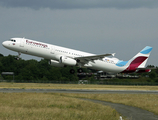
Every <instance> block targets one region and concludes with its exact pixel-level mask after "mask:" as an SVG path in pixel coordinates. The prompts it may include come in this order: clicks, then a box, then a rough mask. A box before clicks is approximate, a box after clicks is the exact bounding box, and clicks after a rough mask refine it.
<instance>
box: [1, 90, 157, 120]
mask: <svg viewBox="0 0 158 120" xmlns="http://www.w3.org/2000/svg"><path fill="white" fill-rule="evenodd" d="M0 92H3V93H23V92H28V93H29V92H30V93H32V92H35V93H76V94H108V93H110V94H158V91H146V90H141V91H138V90H80V89H79V90H78V89H76V90H71V89H10V88H2V89H0ZM79 99H80V98H79ZM81 100H88V101H91V102H95V103H98V104H102V105H106V106H107V105H108V106H111V107H112V108H114V109H115V110H116V111H117V112H118V113H120V114H121V115H122V116H125V117H126V118H127V119H130V120H158V115H154V114H153V113H152V112H149V111H146V110H142V109H140V108H137V107H132V106H127V105H123V104H118V103H111V102H105V101H100V100H92V99H81Z"/></svg>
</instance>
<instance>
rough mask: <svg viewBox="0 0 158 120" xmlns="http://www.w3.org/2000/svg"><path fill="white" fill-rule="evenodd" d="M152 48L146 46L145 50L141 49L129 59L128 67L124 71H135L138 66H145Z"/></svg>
mask: <svg viewBox="0 0 158 120" xmlns="http://www.w3.org/2000/svg"><path fill="white" fill-rule="evenodd" d="M151 50H152V47H150V46H146V47H145V48H144V49H143V50H141V51H140V52H139V53H138V54H136V55H135V56H134V57H133V58H132V59H131V60H129V61H128V63H127V66H128V67H127V68H126V70H124V71H123V72H135V71H136V70H137V68H145V65H146V63H147V60H148V58H149V56H150V53H151Z"/></svg>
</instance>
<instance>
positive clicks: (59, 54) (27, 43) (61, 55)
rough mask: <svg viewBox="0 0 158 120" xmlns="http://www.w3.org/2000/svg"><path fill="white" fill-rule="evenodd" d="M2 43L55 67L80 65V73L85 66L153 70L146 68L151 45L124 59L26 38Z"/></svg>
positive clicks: (116, 70) (118, 70) (117, 70)
mask: <svg viewBox="0 0 158 120" xmlns="http://www.w3.org/2000/svg"><path fill="white" fill-rule="evenodd" d="M2 45H3V46H4V47H5V48H7V49H9V50H12V51H15V52H18V58H19V57H20V55H21V53H23V54H28V55H32V56H37V57H42V58H44V59H48V60H49V64H50V65H52V66H55V67H65V66H78V67H79V69H78V72H79V73H81V72H83V70H82V68H83V67H87V68H90V69H96V70H100V71H103V72H106V73H109V74H110V73H115V74H116V73H142V72H150V71H151V69H150V68H145V65H146V63H147V60H148V58H149V55H150V53H151V50H152V49H153V48H152V47H150V46H146V47H145V48H144V49H142V50H141V51H140V52H139V53H138V54H136V55H135V56H134V57H133V58H131V59H130V60H128V61H123V60H119V59H118V58H115V57H114V55H115V53H107V54H101V55H96V54H91V53H87V52H83V51H79V50H74V49H69V48H65V47H61V46H57V45H52V44H47V43H44V42H38V41H35V40H31V39H26V38H11V39H10V40H7V41H4V42H3V43H2ZM70 73H72V74H74V73H75V70H74V69H71V70H70Z"/></svg>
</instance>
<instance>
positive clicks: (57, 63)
mask: <svg viewBox="0 0 158 120" xmlns="http://www.w3.org/2000/svg"><path fill="white" fill-rule="evenodd" d="M49 64H50V65H52V66H55V67H64V64H62V63H59V62H58V61H55V60H50V61H49Z"/></svg>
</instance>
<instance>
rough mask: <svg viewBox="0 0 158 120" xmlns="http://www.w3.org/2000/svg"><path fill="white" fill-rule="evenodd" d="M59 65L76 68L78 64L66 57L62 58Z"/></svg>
mask: <svg viewBox="0 0 158 120" xmlns="http://www.w3.org/2000/svg"><path fill="white" fill-rule="evenodd" d="M59 63H62V64H64V65H69V66H75V65H76V64H77V62H76V60H74V59H72V58H69V57H65V56H61V57H60V60H59Z"/></svg>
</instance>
